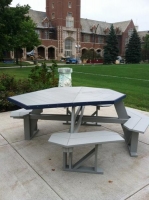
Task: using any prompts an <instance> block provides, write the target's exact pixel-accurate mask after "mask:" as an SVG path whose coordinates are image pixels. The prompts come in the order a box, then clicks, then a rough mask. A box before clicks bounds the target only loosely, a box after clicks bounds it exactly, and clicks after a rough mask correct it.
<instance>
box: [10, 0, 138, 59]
mask: <svg viewBox="0 0 149 200" xmlns="http://www.w3.org/2000/svg"><path fill="white" fill-rule="evenodd" d="M80 11H81V0H46V12H40V11H35V10H30V11H29V16H30V17H31V18H32V20H33V21H34V22H35V23H36V25H37V27H36V30H35V31H36V32H37V34H38V36H39V38H40V40H41V45H40V46H38V47H35V49H34V50H35V54H36V56H37V57H39V58H44V59H47V60H48V59H61V58H63V57H78V56H79V57H80V56H81V55H82V54H83V53H84V52H85V51H86V50H87V49H94V51H97V52H98V53H100V54H101V56H102V55H103V47H104V45H105V44H106V38H107V36H108V34H109V30H110V26H111V24H112V23H108V22H102V21H95V20H91V19H83V18H80ZM113 25H114V29H115V33H116V34H117V38H118V48H119V55H120V56H122V57H123V56H124V55H125V46H126V44H127V43H128V42H129V38H130V36H131V34H132V32H133V29H134V28H135V25H134V23H133V21H132V20H129V21H123V22H117V23H113ZM31 50H32V49H23V54H22V55H23V58H24V59H26V58H27V54H26V52H30V51H31ZM14 56H15V55H14V53H13V52H11V57H14Z"/></svg>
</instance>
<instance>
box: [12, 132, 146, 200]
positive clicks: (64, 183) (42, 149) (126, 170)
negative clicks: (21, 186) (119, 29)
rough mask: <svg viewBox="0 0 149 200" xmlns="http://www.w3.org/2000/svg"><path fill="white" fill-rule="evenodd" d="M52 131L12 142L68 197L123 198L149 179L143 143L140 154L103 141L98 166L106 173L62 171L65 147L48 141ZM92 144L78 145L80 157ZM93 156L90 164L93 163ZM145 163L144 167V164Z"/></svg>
mask: <svg viewBox="0 0 149 200" xmlns="http://www.w3.org/2000/svg"><path fill="white" fill-rule="evenodd" d="M49 136H50V135H46V136H41V137H36V138H34V139H33V140H31V141H21V142H18V143H13V147H14V148H15V149H16V150H17V151H18V152H19V154H20V155H21V156H22V157H23V158H24V159H25V160H26V162H28V163H30V165H31V166H32V168H33V169H34V170H35V171H37V173H38V174H39V175H40V176H41V177H42V178H43V179H44V180H45V181H46V182H47V183H48V184H49V185H50V186H51V187H52V188H53V189H54V191H56V193H58V194H59V195H60V197H61V198H62V199H65V200H68V199H69V200H76V199H82V200H95V199H99V197H100V199H101V200H105V199H108V200H120V199H123V197H125V196H126V194H129V193H132V191H133V192H134V193H135V191H137V189H138V188H142V187H143V186H144V185H145V184H147V183H149V172H148V168H149V154H148V152H149V146H148V145H144V144H142V143H141V144H140V145H139V152H140V155H139V157H137V158H132V157H130V156H129V154H128V151H127V148H126V145H125V143H113V144H104V145H103V146H102V148H101V149H100V150H99V155H98V159H99V166H100V167H101V168H103V170H104V175H94V174H85V173H76V172H72V173H71V172H64V171H62V149H61V147H59V146H56V145H52V144H49V143H48V142H47V140H48V138H49ZM92 147H93V146H91V145H89V146H84V147H78V148H75V151H74V161H77V160H78V159H79V158H80V157H81V156H83V155H84V154H85V153H87V151H90V150H91V148H92ZM92 163H93V158H92V159H90V160H89V161H88V162H87V164H88V165H91V164H92ZM144 166H145V168H144Z"/></svg>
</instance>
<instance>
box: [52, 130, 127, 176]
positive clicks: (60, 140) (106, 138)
mask: <svg viewBox="0 0 149 200" xmlns="http://www.w3.org/2000/svg"><path fill="white" fill-rule="evenodd" d="M48 141H49V142H50V143H54V144H56V145H60V146H62V147H63V170H65V171H72V172H74V171H75V172H86V173H87V172H88V173H96V174H102V173H103V170H102V169H100V168H97V154H98V145H101V144H103V143H110V142H123V141H124V139H123V138H122V137H121V136H120V135H119V134H118V133H116V132H111V131H95V132H81V133H66V132H64V133H54V134H52V135H51V137H50V138H49V140H48ZM89 144H94V145H95V148H94V149H92V150H91V151H90V152H89V153H87V154H86V155H85V156H84V157H83V158H81V159H80V160H79V161H78V162H77V163H75V164H72V154H73V147H76V146H82V145H89ZM93 155H95V164H94V167H84V166H81V165H82V163H83V162H84V161H86V160H88V159H89V158H90V157H92V156H93ZM67 157H68V158H69V161H68V164H67Z"/></svg>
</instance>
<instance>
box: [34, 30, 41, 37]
mask: <svg viewBox="0 0 149 200" xmlns="http://www.w3.org/2000/svg"><path fill="white" fill-rule="evenodd" d="M35 32H36V33H37V35H38V38H41V36H40V30H35Z"/></svg>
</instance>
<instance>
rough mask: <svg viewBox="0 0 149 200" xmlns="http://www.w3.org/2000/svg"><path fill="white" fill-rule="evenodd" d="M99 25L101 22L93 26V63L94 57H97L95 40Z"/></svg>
mask: <svg viewBox="0 0 149 200" xmlns="http://www.w3.org/2000/svg"><path fill="white" fill-rule="evenodd" d="M98 26H99V24H97V26H95V25H94V26H93V27H92V31H93V35H94V37H93V64H94V58H95V51H94V49H95V42H96V40H95V39H96V32H97V28H98Z"/></svg>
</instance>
